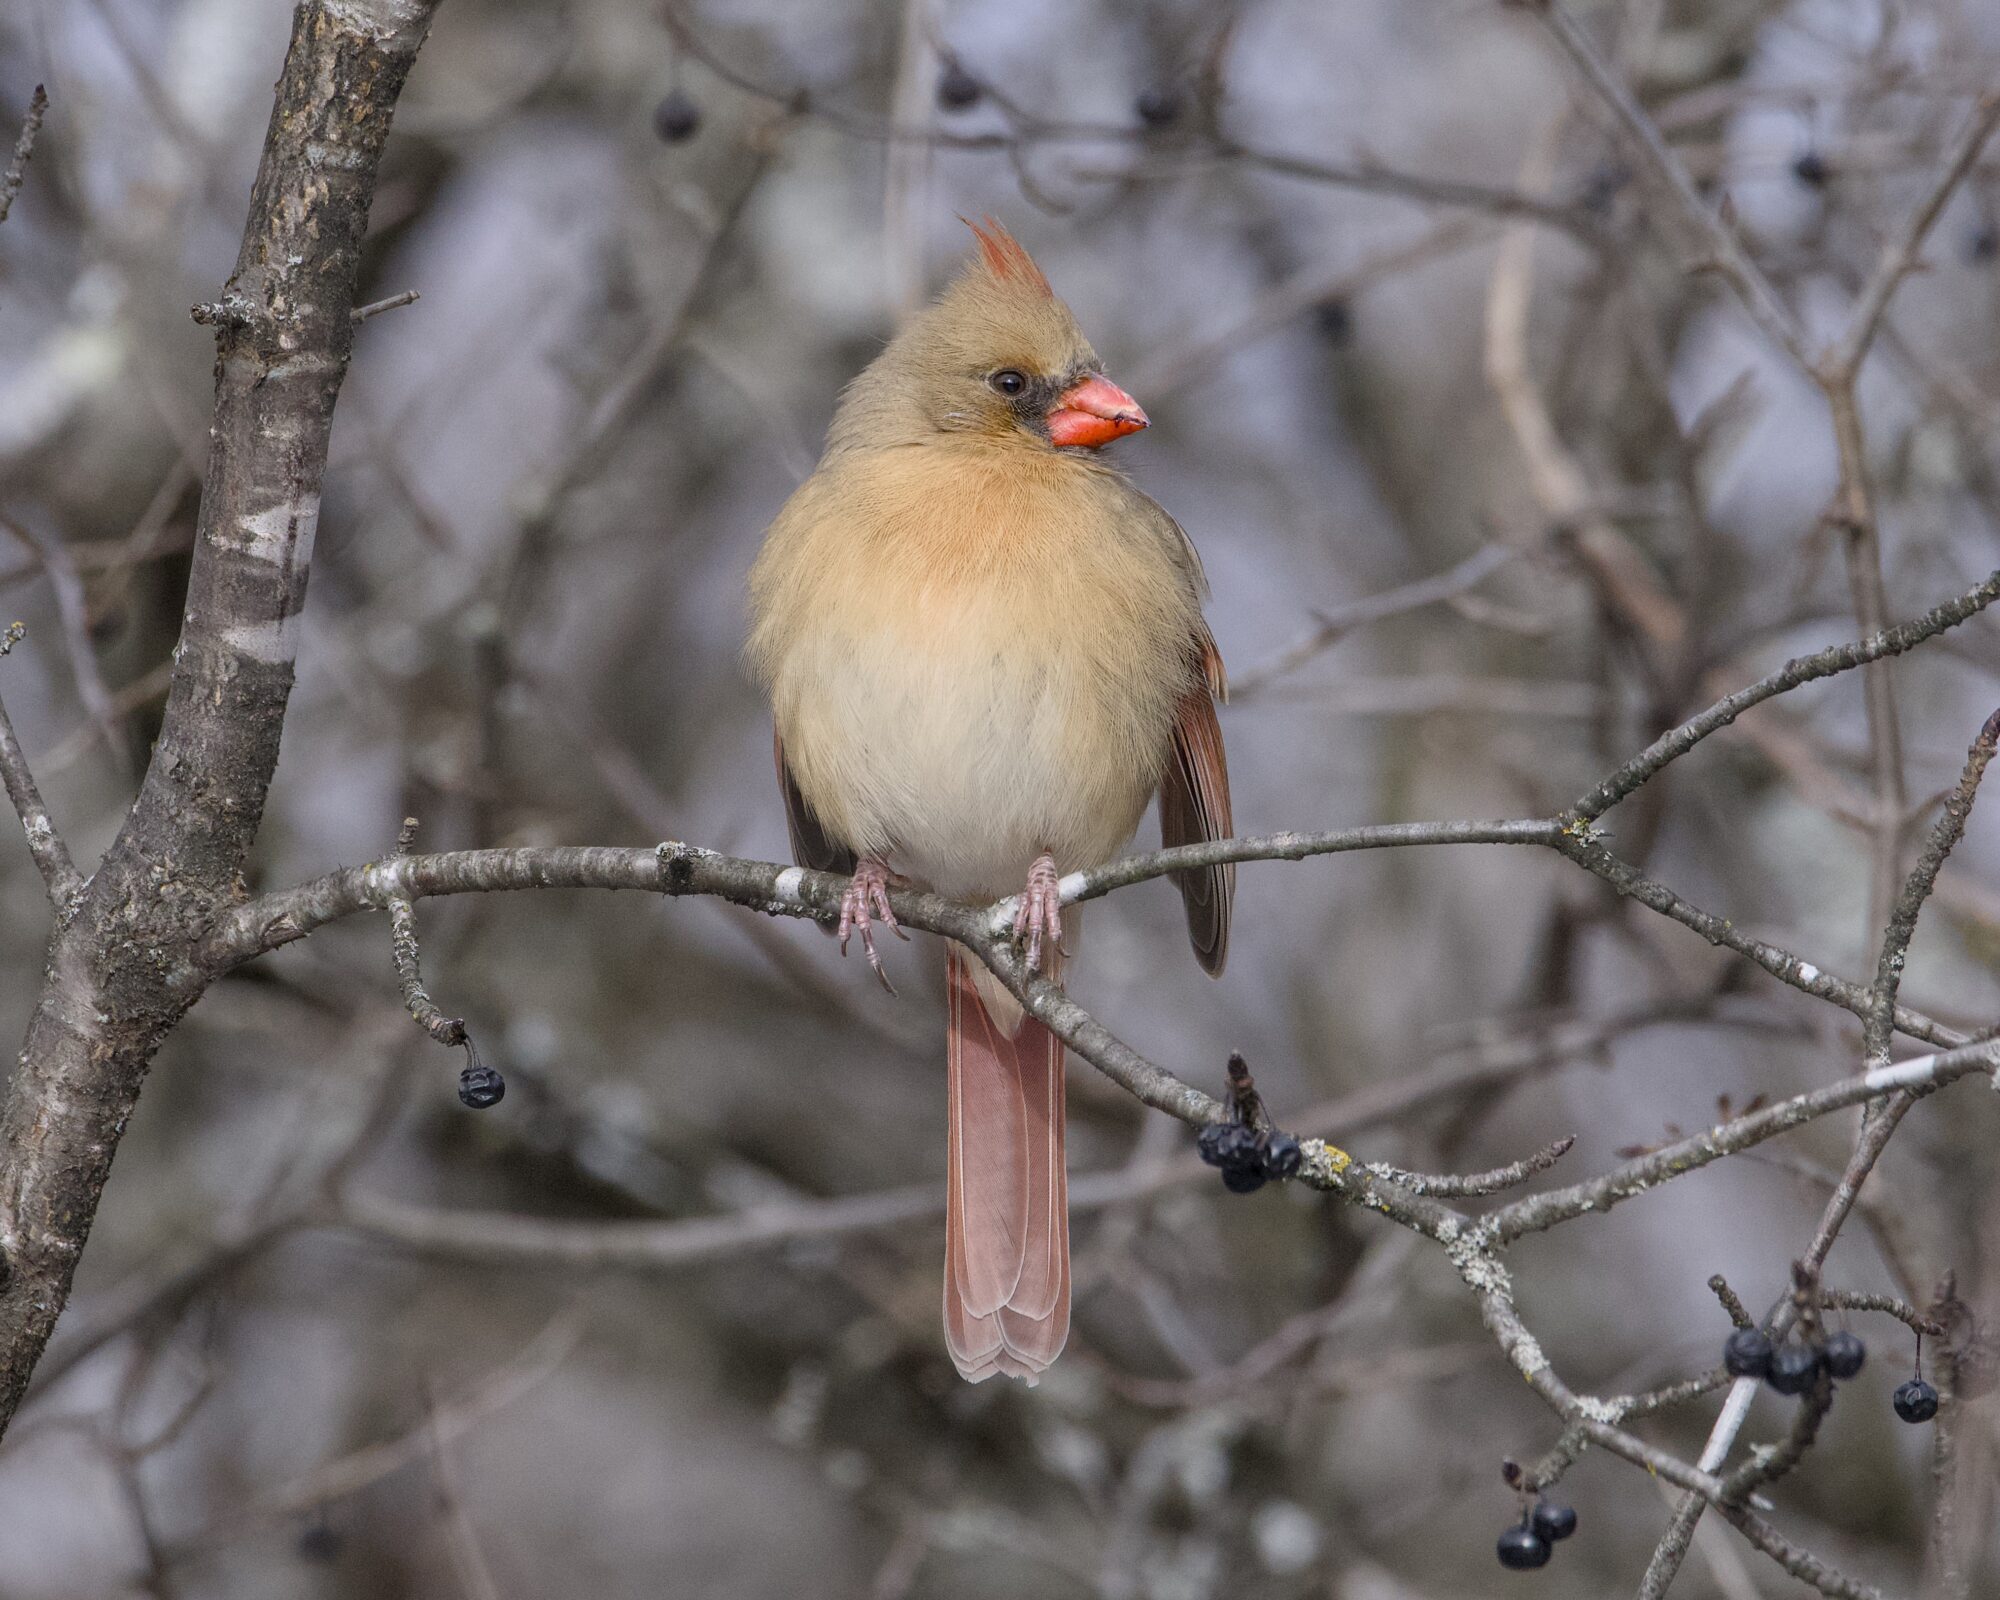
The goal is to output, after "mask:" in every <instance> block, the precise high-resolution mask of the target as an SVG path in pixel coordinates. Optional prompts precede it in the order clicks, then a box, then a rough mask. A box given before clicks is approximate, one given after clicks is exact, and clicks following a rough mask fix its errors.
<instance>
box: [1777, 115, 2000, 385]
mask: <svg viewBox="0 0 2000 1600" xmlns="http://www.w3.org/2000/svg"><path fill="white" fill-rule="evenodd" d="M1996 127H2000V90H1992V89H1989V90H1987V91H1986V92H1985V93H1984V94H1982V95H1981V96H1980V97H1979V99H1978V102H1977V103H1976V104H1975V105H1974V106H1973V108H1972V113H1971V115H1970V116H1968V117H1967V118H1966V119H1965V126H1964V127H1963V128H1961V129H1960V130H1959V132H1958V136H1957V137H1956V138H1955V139H1953V140H1952V142H1951V145H1950V148H1949V149H1948V150H1947V151H1946V153H1945V157H1944V160H1943V162H1942V163H1941V164H1940V165H1939V167H1938V171H1937V176H1936V177H1935V178H1934V179H1933V180H1932V182H1931V186H1930V188H1929V189H1928V190H1927V191H1926V192H1925V194H1924V197H1923V199H1922V200H1920V201H1919V202H1918V203H1917V206H1916V208H1915V209H1914V210H1912V211H1911V213H1910V215H1909V217H1908V218H1907V219H1906V220H1905V221H1904V223H1903V226H1902V228H1901V229H1899V230H1898V231H1897V233H1896V235H1895V237H1894V238H1892V239H1891V240H1890V241H1889V242H1888V243H1887V244H1886V245H1885V246H1883V249H1882V257H1881V259H1880V260H1879V261H1878V262H1877V263H1876V264H1875V270H1874V272H1873V273H1871V274H1870V275H1869V278H1868V282H1867V283H1866V284H1865V285H1864V286H1863V287H1862V290H1861V294H1860V296H1859V298H1857V299H1856V301H1855V302H1854V310H1853V312H1852V313H1851V314H1850V315H1849V317H1848V323H1847V331H1846V332H1845V333H1843V334H1842V335H1841V338H1840V343H1839V344H1838V345H1836V346H1835V347H1834V348H1833V349H1832V350H1830V351H1828V352H1827V354H1826V356H1825V357H1824V358H1823V359H1822V360H1821V361H1820V362H1818V363H1817V365H1818V367H1819V369H1820V371H1821V372H1822V373H1823V374H1824V377H1825V380H1826V381H1828V382H1834V383H1851V382H1852V381H1853V379H1854V378H1855V376H1856V375H1857V374H1858V373H1859V372H1860V371H1861V363H1862V362H1863V361H1865V360H1866V359H1867V358H1868V350H1869V347H1870V346H1871V345H1872V344H1873V343H1874V342H1875V333H1876V330H1877V329H1879V328H1880V327H1881V326H1882V318H1883V315H1884V314H1885V313H1886V312H1887V311H1888V309H1889V302H1890V300H1891V299H1893V298H1894V297H1895V293H1896V290H1897V288H1898V287H1899V286H1900V285H1901V284H1902V281H1903V279H1904V278H1906V277H1907V276H1909V274H1910V273H1912V272H1914V271H1915V270H1916V268H1917V263H1918V260H1919V258H1920V257H1921V256H1922V254H1923V249H1924V241H1925V240H1926V239H1928V238H1929V237H1930V232H1931V228H1932V226H1933V225H1934V224H1935V223H1936V222H1937V219H1938V218H1939V216H1941V215H1942V214H1943V212H1944V208H1945V203H1946V202H1947V201H1948V200H1950V199H1951V197H1952V195H1953V194H1954V193H1955V192H1956V191H1957V189H1958V186H1959V185H1960V184H1961V183H1963V182H1964V181H1965V178H1966V175H1967V174H1968V173H1969V172H1971V171H1972V164H1973V163H1974V162H1975V161H1977V160H1978V159H1979V153H1980V151H1982V150H1984V149H1985V148H1986V143H1987V141H1988V140H1989V139H1991V138H1992V137H1993V130H1994V129H1995V128H1996Z"/></svg>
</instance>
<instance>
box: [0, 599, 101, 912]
mask: <svg viewBox="0 0 2000 1600" xmlns="http://www.w3.org/2000/svg"><path fill="white" fill-rule="evenodd" d="M27 632H28V630H27V629H26V628H25V627H23V626H22V625H21V624H20V623H18V622H16V623H13V624H11V625H10V626H9V627H8V628H7V630H6V632H5V633H4V634H0V656H4V655H6V654H7V653H8V652H9V651H10V650H12V649H13V648H14V646H15V645H17V644H19V643H20V642H21V641H22V639H24V638H25V637H27ZM0 781H4V782H5V784H6V786H7V798H8V799H9V800H11V801H13V802H14V811H15V814H16V815H18V816H19V817H20V819H21V827H22V830H23V831H24V832H25V833H26V834H27V836H28V852H29V854H30V855H32V856H33V857H34V858H35V867H36V869H37V870H38V871H39V872H40V873H41V875H42V882H43V883H44V884H46V885H47V886H48V891H49V899H50V900H52V901H53V902H54V903H55V904H56V906H57V908H58V909H61V908H63V907H66V906H67V905H68V904H69V903H70V902H71V901H72V900H74V899H75V898H76V895H77V891H78V890H79V889H80V888H81V887H82V885H83V880H82V878H81V877H80V876H78V874H77V870H76V863H75V862H73V861H71V860H70V856H69V846H68V845H66V844H64V843H63V841H62V835H60V834H59V833H57V832H56V829H55V824H54V823H53V822H51V821H50V820H49V808H48V807H47V806H46V805H44V804H43V803H42V792H41V790H40V789H38V788H36V787H35V775H34V774H33V773H32V772H30V771H29V770H28V758H27V757H26V756H25V755H23V754H22V752H21V741H20V740H19V739H17V738H16V737H15V736H14V723H13V719H12V718H10V717H9V716H8V715H7V708H6V706H5V705H4V704H0Z"/></svg>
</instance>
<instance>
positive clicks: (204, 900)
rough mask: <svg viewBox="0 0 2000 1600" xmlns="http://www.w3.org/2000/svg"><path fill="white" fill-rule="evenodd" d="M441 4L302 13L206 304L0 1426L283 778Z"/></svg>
mask: <svg viewBox="0 0 2000 1600" xmlns="http://www.w3.org/2000/svg"><path fill="white" fill-rule="evenodd" d="M435 8H436V0H304V3H303V4H301V5H300V6H299V7H298V10H297V13H296V15H295V17H294V19H293V27H292V38H291V45H290V48H289V51H288V54H287V56H286V60H285V66H284V70H283V72H282V74H281V76H280V77H279V80H278V86H277V94H276V100H275V103H274V105H273V108H272V113H271V121H270V124H269V127H268V130H267V132H266V134H265V139H264V148H263V155H262V159H261V162H260V164H259V167H258V172H257V179H256V184H255V186H254V188H253V190H252V194H251V199H250V210H249V216H248V220H247V222H246V224H245V228H244V234H243V243H242V247H241V249H240V251H239V253H238V256H237V261H236V270H235V272H234V274H233V275H232V276H231V278H230V280H229V283H228V284H227V286H226V287H225V290H224V292H223V294H222V296H221V297H220V299H219V300H218V302H217V303H216V304H215V305H213V306H210V307H205V308H202V310H201V312H199V313H198V315H201V316H204V317H205V318H206V319H207V320H209V321H210V322H211V323H213V325H214V326H215V327H216V330H217V362H216V393H215V411H214V418H213V424H212V427H211V430H210V440H211V443H210V450H209V461H208V468H207V472H206V475H205V485H206V487H205V491H204V493H203V496H202V504H201V512H200V517H199V521H198V524H197V528H196V540H195V550H194V559H193V565H192V569H191V572H190V575H189V579H188V591H187V606H186V612H185V615H184V619H183V624H182V629H181V636H180V642H179V645H178V647H177V649H176V651H175V667H174V674H173V679H172V685H171V688H170V690H169V694H168V700H167V707H166V712H165V718H164V721H163V724H162V727H161V731H160V736H159V740H158V743H157V745H156V746H155V750H154V755H153V759H152V761H151V763H150V764H149V765H148V767H147V770H146V775H145V779H144V781H143V783H142V785H141V787H140V791H139V795H138V798H137V800H136V801H135V802H134V804H133V806H132V809H131V811H130V813H129V814H128V816H127V818H126V822H125V825H124V826H123V828H121V829H120V831H119V834H118V837H117V839H116V840H115V841H114V843H113V845H112V847H111V849H110V850H109V851H108V852H107V853H106V855H105V857H104V859H103V861H102V862H101V863H100V864H99V866H98V869H97V871H96V873H95V874H94V875H93V877H92V878H91V880H90V882H89V883H88V884H87V885H85V886H84V888H83V892H82V894H81V895H80V896H79V897H78V899H77V902H76V906H75V911H74V915H72V916H70V917H68V918H66V919H64V920H62V921H60V922H59V923H58V926H57V928H56V930H55V934H54V937H53V939H52V942H51V945H50V950H49V960H48V977H47V979H46V980H45V982H44V984H43V988H42V993H41V996H40V999H39V1002H38V1004H37V1007H36V1011H35V1015H34V1018H33V1020H32V1021H31V1022H30V1024H29V1027H28V1034H27V1040H26V1043H25V1045H24V1048H23V1050H22V1053H21V1057H20V1064H19V1066H18V1067H17V1068H16V1070H15V1072H14V1074H13V1077H12V1079H11V1081H10V1082H9V1084H8V1089H7V1097H6V1102H5V1104H4V1106H0V1260H4V1265H5V1268H6V1272H5V1280H4V1285H0V1426H4V1425H5V1423H6V1421H7V1420H8V1419H9V1418H11V1417H12V1415H13V1412H14V1409H15V1407H16V1406H17V1405H18V1404H19V1402H20V1398H21V1395H22V1393H23V1391H24V1390H25V1388H26V1386H27V1382H28V1378H29V1376H30V1374H31V1373H32V1372H33V1370H34V1367H35V1363H36V1362H37V1361H38V1360H39V1359H40V1356H41V1353H42V1350H43V1348H44V1347H45V1346H46V1344H47V1342H48V1337H49V1333H50V1331H51V1330H52V1329H53V1327H54V1325H55V1321H56V1318H57V1317H58V1316H59V1315H60V1314H61V1312H62V1308H63V1306H64V1304H65V1302H66V1301H67V1299H68V1296H69V1286H70V1279H71V1275H72V1273H73V1272H74V1270H75V1266H76V1260H77V1256H78V1254H79V1252H80V1251H81V1250H82V1248H83V1244H84V1240H85V1239H86V1237H87V1236H88V1234H89V1231H90V1225H91V1221H92V1219H93V1218H94V1217H95V1215H96V1211H97V1205H98V1201H99V1198H100V1197H101V1195H102V1193H103V1188H104V1183H105V1179H106V1177H107V1176H108V1175H109V1172H110V1167H111V1160H112V1156H113V1155H114V1153H115V1152H116V1150H117V1148H118V1143H119V1139H120V1137H121V1136H122V1134H123V1132H124V1129H125V1126H126V1123H127V1119H128V1118H129V1116H130V1114H131V1111H132V1107H133V1105H134V1103H135V1102H136V1100H137V1097H138V1093H139V1087H140V1084H141V1082H142V1081H143V1079H144V1077H145V1071H146V1066H147V1063H148V1062H149V1061H150V1059H151V1057H152V1055H153V1052H154V1050H155V1049H157V1047H158V1045H159V1043H160V1040H161V1039H162V1038H164V1037H165V1035H166V1034H167V1032H168V1031H169V1030H170V1029H171V1028H172V1027H173V1025H174V1024H175V1023H176V1022H177V1021H178V1020H179V1019H180V1017H181V1016H182V1015H183V1014H184V1013H185V1011H186V1010H187V1008H188V1007H189V1006H190V1005H192V1004H193V1003H194V1001H195V999H196V998H197V997H198V996H199V995H200V994H201V992H202V990H203V988H205V987H206V985H207V983H208V982H209V981H210V980H211V978H212V976H213V974H212V973H211V972H209V971H207V970H205V969H204V968H203V967H202V966H201V965H200V964H199V963H198V962H197V961H196V960H195V959H194V956H193V952H194V950H195V947H196V946H197V944H198V943H199V942H200V940H201V939H202V938H203V936H204V935H205V934H206V932H207V929H208V926H209V924H210V923H211V922H212V921H213V919H214V917H215V915H216V913H217V911H218V910H219V908H221V907H222V906H224V905H226V904H228V903H229V902H230V901H232V900H233V899H235V898H236V897H238V896H239V895H240V893H241V890H240V883H239V880H240V875H241V873H242V870H243V866H244V863H245V861H246V860H247V859H248V856H249V852H250V848H251V845H252V843H253V842H254V840H255V838H256V833H257V825H258V821H259V819H260V818H261V816H262V814H263V808H264V799H265V795H266V792H267V790H268V788H269V785H270V781H271V775H272V772H273V770H274V769H275V767H276V763H277V758H278V743H279V738H280V735H281V733H282V731H283V725H284V714H285V706H286V702H287V699H288V697H289V695H290V691H291V686H292V673H293V660H294V656H295V655H296V652H297V648H298V634H299V615H300V610H301V608H302V606H303V604H304V601H305V588H306V578H307V573H308V570H309V567H310V563H311V556H312V540H313V531H314V526H315V524H316V523H317V521H318V515H319V486H320V477H321V474H322V472H323V471H324V469H325V465H326V450H327V439H328V434H329V430H330V427H331V423H332V416H333V405H334V400H335V397H336V396H337V395H338V393H339V390H340V384H341V380H342V378H343V377H344V376H345V374H346V369H347V359H348V352H349V348H350V344H351V340H352V325H351V323H350V321H349V314H350V313H351V311H352V310H353V307H354V287H355V282H356V278H357V275H358V273H359V270H360V261H361V241H362V237H363V235H364V233H365V231H366V229H367V223H368V208H369V202H370V200H371V198H372V196H373V191H374V184H375V174H376V169H377V167H378V165H379V163H380V160H381V156H382V151H383V147H384V144H385V142H386V140H387V138H388V133H389V121H390V117H391V115H392V113H393V110H394V107H395V104H396V99H397V96H398V94H399V93H400V92H401V89H402V86H403V80H404V77H405V75H406V74H407V73H408V71H409V68H410V64H411V62H412V61H413V60H414V59H415V58H416V54H417V50H418V48H419V46H420V45H421V44H422V42H423V39H424V35H425V33H426V31H427V29H428V27H429V24H430V19H431V15H432V13H433V11H434V10H435Z"/></svg>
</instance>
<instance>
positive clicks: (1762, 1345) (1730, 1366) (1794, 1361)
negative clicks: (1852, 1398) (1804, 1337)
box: [1722, 1328, 1868, 1394]
mask: <svg viewBox="0 0 2000 1600" xmlns="http://www.w3.org/2000/svg"><path fill="white" fill-rule="evenodd" d="M1867 1359H1868V1347H1867V1346H1866V1345H1865V1344H1863V1343H1862V1342H1861V1341H1860V1340H1859V1339H1857V1338H1856V1337H1855V1336H1854V1335H1853V1334H1851V1333H1836V1334H1834V1335H1833V1336H1832V1337H1831V1338H1830V1339H1828V1340H1827V1341H1826V1342H1825V1343H1824V1344H1789V1343H1787V1344H1774V1343H1772V1341H1771V1336H1770V1335H1769V1334H1767V1333H1766V1332H1764V1330H1763V1329H1762V1328H1738V1329H1737V1330H1736V1331H1735V1332H1734V1333H1732V1334H1731V1335H1730V1336H1729V1342H1728V1343H1727V1344H1725V1345H1724V1346H1723V1347H1722V1365H1723V1366H1724V1367H1725V1368H1726V1369H1727V1370H1728V1372H1729V1375H1730V1376H1731V1377H1733V1378H1762V1379H1763V1380H1764V1381H1765V1382H1766V1383H1768V1384H1769V1385H1770V1386H1771V1387H1772V1388H1773V1389H1776V1390H1777V1391H1778V1393H1779V1394H1804V1393H1805V1392H1806V1390H1808V1389H1810V1388H1811V1387H1812V1386H1813V1385H1814V1384H1815V1383H1817V1382H1818V1381H1819V1375H1820V1373H1821V1372H1824V1373H1825V1374H1826V1375H1827V1376H1828V1377H1829V1378H1851V1377H1853V1376H1854V1375H1855V1374H1856V1373H1857V1372H1859V1371H1860V1370H1861V1365H1862V1363H1863V1362H1865V1361H1866V1360H1867Z"/></svg>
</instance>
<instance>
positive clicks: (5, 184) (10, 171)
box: [0, 83, 49, 222]
mask: <svg viewBox="0 0 2000 1600" xmlns="http://www.w3.org/2000/svg"><path fill="white" fill-rule="evenodd" d="M48 109H49V94H48V91H47V90H46V89H44V88H43V87H42V86H41V85H40V84H39V83H38V84H36V85H35V92H34V93H33V94H31V95H29V96H28V114H27V115H26V116H25V117H23V118H22V119H21V133H20V136H19V137H18V138H16V139H15V141H14V157H13V159H12V160H11V161H9V162H8V163H7V170H6V172H5V173H0V222H5V221H6V220H7V213H8V212H10V211H12V210H13V209H14V196H15V195H17V194H19V193H20V192H21V184H22V182H23V181H24V180H25V179H26V178H27V175H28V157H29V156H31V155H33V154H34V152H35V137H36V135H38V134H39V133H40V132H41V131H42V118H43V117H44V116H46V115H47V114H48Z"/></svg>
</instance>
